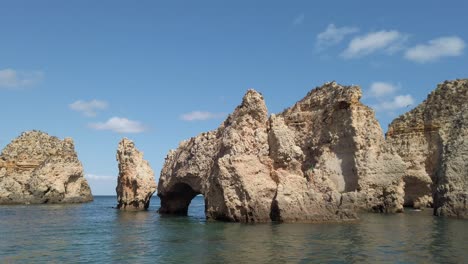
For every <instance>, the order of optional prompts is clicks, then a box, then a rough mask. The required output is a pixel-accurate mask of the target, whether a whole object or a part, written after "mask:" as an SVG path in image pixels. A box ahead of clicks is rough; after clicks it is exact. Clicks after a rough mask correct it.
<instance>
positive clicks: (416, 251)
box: [0, 197, 468, 263]
mask: <svg viewBox="0 0 468 264" xmlns="http://www.w3.org/2000/svg"><path fill="white" fill-rule="evenodd" d="M115 202H116V200H115V197H96V199H95V201H94V202H93V203H90V204H82V205H36V206H0V238H1V239H0V262H2V263H3V262H7V263H8V262H37V261H48V262H65V261H67V262H69V261H70V260H71V261H74V262H75V261H76V262H80V261H81V262H97V261H99V262H127V263H141V262H151V263H155V262H156V263H187V262H190V263H246V262H249V263H311V262H312V263H323V262H335V263H349V262H351V263H394V262H400V263H427V262H439V263H440V262H444V263H466V262H467V261H468V253H467V252H466V241H467V239H468V221H463V220H454V219H441V218H435V217H432V216H431V215H430V212H429V211H423V212H407V213H405V214H396V215H380V214H366V215H362V216H361V220H360V221H358V222H356V223H344V224H340V223H328V224H236V223H220V222H207V221H205V220H204V214H203V210H204V204H203V197H196V198H195V199H194V200H193V201H192V205H191V206H190V209H189V216H188V217H167V216H160V215H158V214H157V213H156V209H157V208H158V207H159V200H158V199H157V198H154V199H153V201H152V203H151V207H150V211H148V212H120V211H118V210H115V209H112V206H114V205H115Z"/></svg>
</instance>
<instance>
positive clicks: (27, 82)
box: [0, 69, 44, 89]
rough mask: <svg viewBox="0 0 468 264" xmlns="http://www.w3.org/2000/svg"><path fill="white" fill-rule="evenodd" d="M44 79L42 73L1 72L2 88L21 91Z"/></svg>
mask: <svg viewBox="0 0 468 264" xmlns="http://www.w3.org/2000/svg"><path fill="white" fill-rule="evenodd" d="M43 79H44V73H43V72H41V71H16V70H13V69H3V70H0V88H6V89H21V88H24V87H29V86H33V85H36V84H38V83H40V82H41V81H42V80H43Z"/></svg>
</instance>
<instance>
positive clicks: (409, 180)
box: [387, 79, 468, 217]
mask: <svg viewBox="0 0 468 264" xmlns="http://www.w3.org/2000/svg"><path fill="white" fill-rule="evenodd" d="M467 102H468V80H466V79H464V80H454V81H446V82H444V83H442V84H439V85H438V86H437V88H436V89H435V90H434V91H433V92H432V93H430V94H429V96H428V97H427V99H426V100H425V101H424V102H423V103H421V104H420V105H418V106H417V107H416V108H415V109H413V110H411V111H409V112H408V113H406V114H404V115H402V116H400V117H399V118H397V119H395V120H394V121H393V122H392V123H391V124H390V126H389V129H388V132H387V141H388V143H389V144H390V145H391V147H392V149H394V150H395V151H397V152H398V154H399V155H400V156H401V157H402V158H403V160H404V162H405V164H406V173H405V176H404V182H405V188H404V191H405V196H404V197H405V202H404V203H405V205H407V206H414V207H416V208H421V207H431V206H434V209H435V213H436V214H438V215H448V216H460V217H466V215H467V213H466V211H467V209H466V208H467V205H466V204H467V197H468V194H467V193H468V188H467V184H466V181H467V179H468V173H467V166H468V162H467V156H466V150H467V144H468V142H467V139H468V137H467V134H466V129H467V124H468V123H467V121H466V116H467V113H468V103H467ZM434 198H435V200H434Z"/></svg>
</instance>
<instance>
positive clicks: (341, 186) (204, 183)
mask: <svg viewBox="0 0 468 264" xmlns="http://www.w3.org/2000/svg"><path fill="white" fill-rule="evenodd" d="M360 97H361V90H360V88H359V87H357V86H350V87H344V86H340V85H338V84H336V83H334V82H332V83H327V84H325V85H324V86H322V87H320V88H316V89H314V90H312V91H311V92H310V93H309V94H308V95H307V96H306V97H305V98H304V99H302V100H301V101H299V102H298V103H296V104H295V105H294V106H293V107H291V108H289V109H286V110H285V111H284V112H282V113H280V114H278V115H271V116H270V117H268V112H267V108H266V106H265V102H264V100H263V97H262V95H261V94H259V93H258V92H256V91H254V90H249V91H248V92H247V93H246V95H245V96H244V98H243V101H242V104H241V105H240V106H238V107H237V108H236V109H235V111H234V112H233V113H232V114H231V115H229V117H228V118H227V119H226V121H225V122H224V123H223V124H222V125H221V126H220V127H219V128H218V129H216V130H214V131H211V132H207V133H202V134H200V135H199V136H197V137H193V138H191V139H189V140H187V141H183V142H181V143H180V145H179V147H178V148H177V149H176V150H172V151H170V152H169V154H168V155H167V157H166V161H165V164H164V166H163V169H162V171H161V177H160V180H159V185H158V196H159V197H160V198H161V208H160V210H159V212H160V213H169V214H186V213H187V209H188V206H189V204H190V201H191V200H192V198H193V197H195V196H196V195H198V194H202V195H204V197H205V210H206V216H207V218H209V219H218V220H227V221H240V222H265V221H287V222H294V221H336V220H349V219H354V218H355V217H356V216H355V214H354V211H355V210H356V209H368V210H375V211H384V212H394V211H401V210H402V204H403V191H402V189H403V186H402V177H403V175H404V172H405V166H404V163H403V161H402V160H401V158H400V157H399V156H398V155H397V154H396V153H395V152H394V151H392V150H391V149H390V148H389V147H388V146H387V144H386V143H385V140H384V137H383V132H382V130H381V128H380V126H379V124H378V122H377V121H376V120H375V117H374V113H373V111H372V110H371V109H370V108H368V107H366V106H364V105H363V104H361V103H360V101H359V99H360Z"/></svg>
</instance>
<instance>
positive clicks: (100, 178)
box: [85, 174, 117, 181]
mask: <svg viewBox="0 0 468 264" xmlns="http://www.w3.org/2000/svg"><path fill="white" fill-rule="evenodd" d="M85 178H86V179H88V180H95V181H115V180H117V177H115V176H108V175H96V174H86V175H85Z"/></svg>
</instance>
